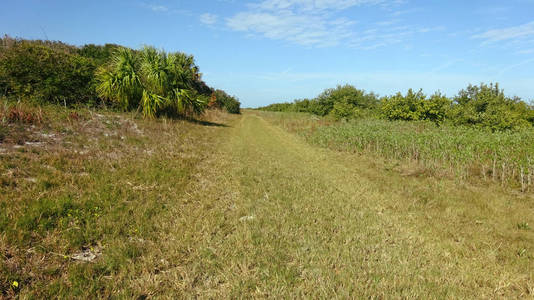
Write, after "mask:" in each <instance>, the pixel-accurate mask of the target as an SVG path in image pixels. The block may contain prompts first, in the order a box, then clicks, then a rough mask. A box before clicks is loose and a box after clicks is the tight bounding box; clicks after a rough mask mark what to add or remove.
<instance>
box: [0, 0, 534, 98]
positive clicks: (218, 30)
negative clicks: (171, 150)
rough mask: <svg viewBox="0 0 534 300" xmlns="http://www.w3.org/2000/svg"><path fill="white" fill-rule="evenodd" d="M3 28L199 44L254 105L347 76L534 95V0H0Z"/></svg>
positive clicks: (391, 86) (188, 46) (207, 74)
mask: <svg viewBox="0 0 534 300" xmlns="http://www.w3.org/2000/svg"><path fill="white" fill-rule="evenodd" d="M2 2H3V3H2V10H1V11H0V34H3V33H5V34H8V35H11V36H15V37H22V38H30V39H51V40H61V41H64V42H67V43H71V44H75V45H83V44H87V43H97V44H103V43H118V44H122V45H126V46H130V47H134V48H138V47H141V46H142V45H144V44H148V45H154V46H156V47H158V48H163V49H165V50H168V51H182V52H186V53H190V54H193V55H194V56H195V58H196V61H197V64H198V65H199V66H200V70H201V72H202V73H203V78H204V80H205V81H206V82H207V83H208V84H209V85H210V86H213V87H217V88H222V89H224V90H226V91H227V92H229V93H230V94H234V95H236V96H237V97H238V98H239V99H240V100H241V102H242V103H243V106H245V107H256V106H260V105H265V104H269V103H273V102H278V101H289V100H293V99H295V98H306V97H314V96H316V95H317V94H319V93H320V92H321V91H322V90H323V89H325V88H329V87H334V86H336V85H337V84H344V83H350V84H353V85H355V86H357V87H358V88H362V89H365V90H367V91H374V92H376V93H378V94H380V95H388V94H392V93H394V92H396V91H402V92H404V91H406V90H407V89H408V88H416V89H418V88H423V90H424V91H425V92H426V93H428V94H430V93H433V92H434V91H436V90H441V91H442V92H444V93H446V94H447V95H449V96H453V95H455V94H456V93H457V91H458V90H459V89H461V88H464V87H466V86H467V85H468V84H469V83H473V84H478V83H480V82H487V83H489V82H499V83H500V84H501V87H503V88H504V89H505V92H506V93H507V94H509V95H517V96H520V97H522V98H524V99H525V100H534V72H533V68H534V0H507V1H502V0H501V1H492V0H483V1H482V0H471V1H455V0H448V1H446V0H441V1H437V0H426V1H415V0H254V1H237V0H211V1H203V0H198V1H185V0H139V1H137V0H130V1H118V0H107V1H102V0H93V1H73V0H68V1H67V0H16V1H15V0H3V1H2Z"/></svg>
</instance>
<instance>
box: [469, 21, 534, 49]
mask: <svg viewBox="0 0 534 300" xmlns="http://www.w3.org/2000/svg"><path fill="white" fill-rule="evenodd" d="M472 38H474V39H481V40H484V43H486V44H490V43H497V42H502V41H510V40H523V39H528V38H534V22H530V23H526V24H523V25H519V26H512V27H506V28H500V29H492V30H488V31H485V32H482V33H479V34H476V35H473V36H472Z"/></svg>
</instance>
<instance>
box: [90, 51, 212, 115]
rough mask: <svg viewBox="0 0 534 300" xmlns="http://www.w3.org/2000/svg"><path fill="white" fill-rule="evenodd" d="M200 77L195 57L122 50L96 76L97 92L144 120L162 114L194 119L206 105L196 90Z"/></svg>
mask: <svg viewBox="0 0 534 300" xmlns="http://www.w3.org/2000/svg"><path fill="white" fill-rule="evenodd" d="M198 76H199V75H198V68H197V67H196V65H195V64H194V59H193V57H192V56H188V55H185V54H183V53H169V54H167V53H166V52H164V51H160V50H157V49H155V48H154V47H144V48H143V49H142V50H140V51H138V52H135V51H133V50H130V49H124V48H122V49H120V50H119V51H117V52H116V53H115V54H114V56H113V59H112V61H111V64H110V65H109V66H107V67H105V68H102V69H101V70H99V72H98V73H97V80H98V87H97V91H98V93H99V95H100V96H101V97H102V98H104V99H108V100H111V101H116V102H118V103H120V104H121V106H122V107H123V108H124V109H131V108H133V107H134V106H137V107H138V108H139V109H141V110H142V112H143V115H144V116H145V117H154V116H156V115H157V114H158V113H163V112H166V113H170V114H176V115H179V116H192V115H198V114H200V113H202V112H203V111H204V108H205V105H206V103H205V101H204V99H203V97H200V96H199V95H198V94H197V93H196V91H195V89H194V84H195V81H196V80H197V78H198Z"/></svg>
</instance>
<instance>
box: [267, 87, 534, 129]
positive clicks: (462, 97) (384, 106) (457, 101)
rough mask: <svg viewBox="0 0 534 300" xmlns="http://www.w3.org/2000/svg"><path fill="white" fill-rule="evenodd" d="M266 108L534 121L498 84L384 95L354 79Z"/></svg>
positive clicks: (513, 125) (467, 121)
mask: <svg viewBox="0 0 534 300" xmlns="http://www.w3.org/2000/svg"><path fill="white" fill-rule="evenodd" d="M259 109H261V110H266V111H280V112H307V113H312V114H315V115H318V116H329V117H332V118H334V119H337V120H342V119H345V120H347V119H353V118H362V117H376V118H385V119H388V120H405V121H431V122H434V123H436V124H438V125H439V124H442V123H443V122H447V123H450V124H453V125H473V126H477V127H483V128H489V129H491V130H493V131H499V130H507V129H518V128H524V127H532V126H533V125H534V107H532V106H531V105H529V104H527V103H526V102H525V101H523V100H521V99H520V98H519V97H508V96H505V95H504V92H503V90H502V89H500V88H499V85H498V84H489V85H487V84H480V85H479V86H474V85H469V86H468V87H467V88H466V89H463V90H461V91H460V92H459V93H458V94H457V95H456V96H455V97H453V98H448V97H446V96H444V95H442V94H441V93H439V92H437V93H435V94H433V95H431V96H427V95H425V94H423V92H422V90H419V91H418V92H415V91H413V90H412V89H410V90H408V92H407V93H406V94H405V95H402V94H401V93H397V94H396V95H393V96H387V97H378V96H377V95H376V94H374V93H367V92H365V91H364V90H360V89H357V88H355V87H354V86H351V85H344V86H338V87H336V88H333V89H327V90H325V91H324V92H323V93H321V94H320V95H319V96H317V97H316V98H314V99H301V100H295V101H293V102H291V103H276V104H271V105H268V106H265V107H261V108H259Z"/></svg>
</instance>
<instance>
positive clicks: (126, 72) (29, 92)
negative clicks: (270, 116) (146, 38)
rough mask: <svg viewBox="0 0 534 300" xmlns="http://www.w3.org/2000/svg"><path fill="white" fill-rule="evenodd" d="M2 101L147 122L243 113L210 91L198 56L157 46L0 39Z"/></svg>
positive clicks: (231, 100)
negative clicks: (94, 109) (112, 112)
mask: <svg viewBox="0 0 534 300" xmlns="http://www.w3.org/2000/svg"><path fill="white" fill-rule="evenodd" d="M0 97H5V98H7V99H8V100H9V99H12V100H29V101H35V102H38V103H55V104H61V105H65V106H76V105H90V106H98V105H101V104H106V105H108V104H110V105H111V106H112V107H115V108H117V109H122V110H138V111H140V112H142V113H143V115H144V116H146V117H157V116H160V115H168V116H179V117H180V116H181V117H190V116H194V115H198V114H200V113H202V112H203V111H204V110H205V109H216V108H217V109H225V110H227V111H228V112H230V113H239V112H240V105H241V104H240V102H239V100H238V99H237V98H236V97H234V96H230V95H228V94H227V93H226V92H224V91H222V90H218V89H214V88H212V87H210V86H208V85H207V84H206V83H205V82H204V81H203V80H202V74H201V73H200V71H199V67H198V66H197V65H196V63H195V60H194V57H193V56H192V55H187V54H185V53H181V52H166V51H163V50H158V49H156V48H154V47H150V46H145V47H143V48H141V49H131V48H128V47H124V46H120V45H116V44H105V45H94V44H88V45H84V46H81V47H76V46H72V45H69V44H65V43H62V42H59V41H41V40H24V39H15V38H11V37H9V36H4V37H3V38H0Z"/></svg>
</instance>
